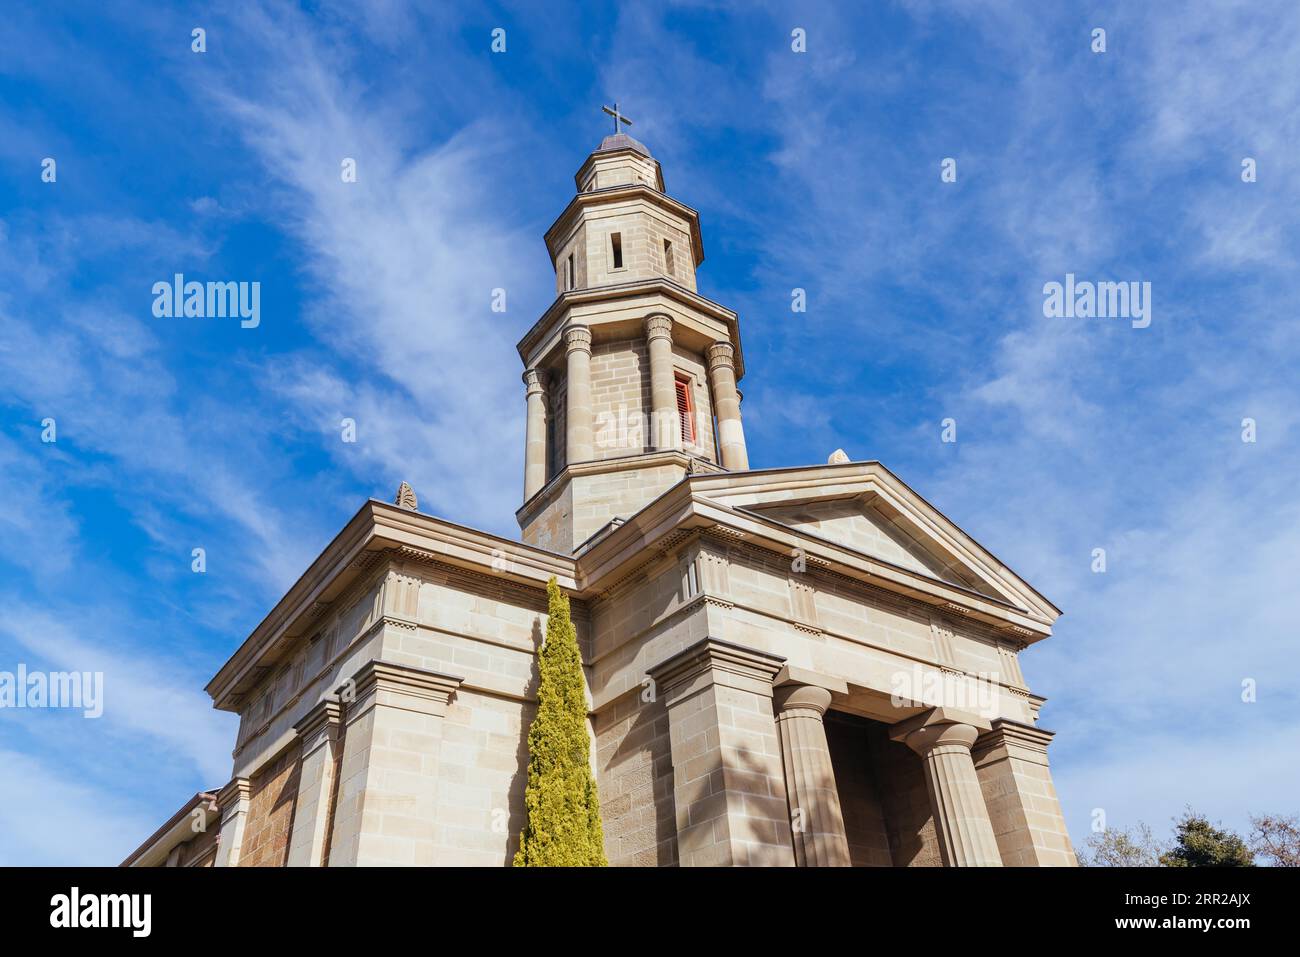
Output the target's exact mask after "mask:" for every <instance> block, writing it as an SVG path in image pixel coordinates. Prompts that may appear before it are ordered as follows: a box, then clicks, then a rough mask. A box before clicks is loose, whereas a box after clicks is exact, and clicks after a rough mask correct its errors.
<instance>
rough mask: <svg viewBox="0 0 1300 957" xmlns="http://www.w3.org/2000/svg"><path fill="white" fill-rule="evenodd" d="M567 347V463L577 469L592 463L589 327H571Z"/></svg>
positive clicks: (565, 345)
mask: <svg viewBox="0 0 1300 957" xmlns="http://www.w3.org/2000/svg"><path fill="white" fill-rule="evenodd" d="M564 347H565V350H566V351H567V354H568V360H569V376H568V386H567V389H568V391H567V393H566V395H565V420H566V422H567V423H568V427H567V432H568V435H567V436H566V443H565V451H566V454H565V457H564V458H565V462H566V463H567V464H569V465H574V464H576V463H578V462H590V461H591V459H592V455H593V452H592V440H591V330H590V329H588V328H587V327H586V326H569V328H567V329H565V330H564Z"/></svg>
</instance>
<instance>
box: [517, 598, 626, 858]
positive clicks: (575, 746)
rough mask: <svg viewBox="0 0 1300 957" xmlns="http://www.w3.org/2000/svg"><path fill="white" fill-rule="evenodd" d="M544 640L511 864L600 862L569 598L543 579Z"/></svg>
mask: <svg viewBox="0 0 1300 957" xmlns="http://www.w3.org/2000/svg"><path fill="white" fill-rule="evenodd" d="M546 597H547V603H548V619H547V622H546V642H545V643H544V644H543V645H542V648H541V651H539V652H538V654H537V671H538V675H539V681H538V685H537V716H536V717H535V718H533V725H532V727H531V728H529V729H528V786H527V788H526V789H525V791H524V807H525V809H526V811H527V814H528V819H527V821H525V822H524V828H523V832H522V833H521V834H520V835H519V850H518V851H517V852H516V853H515V861H514V863H515V867H604V866H606V864H607V863H608V862H607V861H606V860H605V841H604V835H603V832H602V830H601V826H600V799H599V797H598V796H597V794H596V778H595V776H594V775H593V774H592V773H591V741H590V738H589V737H588V732H587V695H586V682H585V680H584V679H583V677H582V655H581V653H580V652H579V650H578V634H577V632H576V631H575V630H574V628H573V620H572V619H571V618H570V617H569V598H568V596H567V595H565V594H564V592H562V591H560V586H559V585H558V584H557V583H556V581H555V579H554V578H552V579H551V580H550V581H549V582H547V583H546Z"/></svg>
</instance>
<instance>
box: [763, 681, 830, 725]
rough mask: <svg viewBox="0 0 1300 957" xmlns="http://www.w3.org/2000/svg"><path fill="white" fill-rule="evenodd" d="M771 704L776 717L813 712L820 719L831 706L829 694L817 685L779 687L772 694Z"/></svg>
mask: <svg viewBox="0 0 1300 957" xmlns="http://www.w3.org/2000/svg"><path fill="white" fill-rule="evenodd" d="M772 704H773V705H774V706H775V707H776V710H777V716H778V717H780V716H783V715H786V714H788V713H792V712H815V713H816V715H817V717H818V719H820V718H821V717H822V716H823V715H825V714H826V710H827V709H828V708H830V706H831V693H830V692H829V691H827V690H826V689H825V688H819V687H818V686H817V685H800V684H787V685H781V686H780V687H778V688H777V689H776V690H775V692H774V693H773V696H772Z"/></svg>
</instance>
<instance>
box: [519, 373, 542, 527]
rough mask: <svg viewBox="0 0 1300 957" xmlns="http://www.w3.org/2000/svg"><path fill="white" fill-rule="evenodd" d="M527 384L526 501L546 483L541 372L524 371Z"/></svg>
mask: <svg viewBox="0 0 1300 957" xmlns="http://www.w3.org/2000/svg"><path fill="white" fill-rule="evenodd" d="M524 385H526V386H527V388H528V391H527V402H528V428H527V439H526V440H525V445H524V501H525V502H526V501H528V500H529V499H530V498H532V497H533V496H534V495H536V494H537V493H538V492H540V491H541V490H542V486H543V485H545V484H546V399H545V395H544V391H543V388H542V373H541V372H540V371H539V370H537V369H529V370H528V371H527V372H525V373H524Z"/></svg>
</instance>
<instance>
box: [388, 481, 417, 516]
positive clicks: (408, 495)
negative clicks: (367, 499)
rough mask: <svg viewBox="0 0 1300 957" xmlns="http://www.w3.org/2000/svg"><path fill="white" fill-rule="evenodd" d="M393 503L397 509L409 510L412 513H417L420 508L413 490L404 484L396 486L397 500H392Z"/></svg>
mask: <svg viewBox="0 0 1300 957" xmlns="http://www.w3.org/2000/svg"><path fill="white" fill-rule="evenodd" d="M393 503H394V504H395V505H397V506H398V507H399V508H409V509H410V510H411V511H412V512H414V511H418V510H419V508H420V503H419V501H417V500H416V498H415V489H413V488H411V486H409V485H407V484H406V483H405V482H403V483H402V484H401V485H399V486H397V498H396V499H394V500H393Z"/></svg>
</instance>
